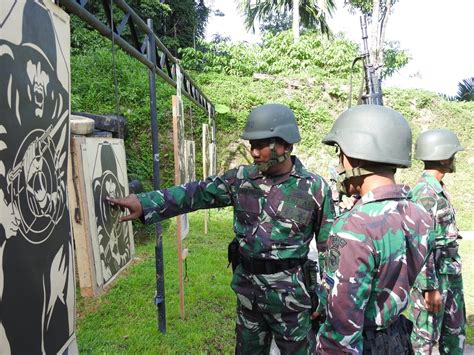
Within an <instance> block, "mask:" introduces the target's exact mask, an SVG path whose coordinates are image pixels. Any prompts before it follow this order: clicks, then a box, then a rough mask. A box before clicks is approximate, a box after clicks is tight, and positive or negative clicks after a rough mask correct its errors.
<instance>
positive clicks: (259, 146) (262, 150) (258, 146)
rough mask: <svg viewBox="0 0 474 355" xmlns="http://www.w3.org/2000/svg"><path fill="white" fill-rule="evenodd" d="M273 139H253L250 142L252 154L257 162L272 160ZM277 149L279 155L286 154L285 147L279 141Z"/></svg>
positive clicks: (276, 143) (276, 144)
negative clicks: (271, 146) (271, 145)
mask: <svg viewBox="0 0 474 355" xmlns="http://www.w3.org/2000/svg"><path fill="white" fill-rule="evenodd" d="M271 142H272V140H271V139H256V140H251V141H250V142H249V143H250V155H251V156H252V158H253V160H254V162H255V164H258V163H266V162H267V161H269V160H270V156H271V153H272V150H271V148H270V144H271ZM274 149H275V151H276V153H277V155H278V156H280V155H283V154H285V149H286V148H285V147H284V146H283V145H281V144H279V143H278V142H275V148H274Z"/></svg>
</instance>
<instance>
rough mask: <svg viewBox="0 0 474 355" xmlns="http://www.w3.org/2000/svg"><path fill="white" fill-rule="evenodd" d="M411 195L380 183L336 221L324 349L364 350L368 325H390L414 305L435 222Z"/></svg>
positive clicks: (330, 252) (322, 335)
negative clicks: (412, 295)
mask: <svg viewBox="0 0 474 355" xmlns="http://www.w3.org/2000/svg"><path fill="white" fill-rule="evenodd" d="M410 195H411V193H410V190H409V188H408V187H407V186H405V185H389V186H380V187H377V188H375V189H373V190H372V191H370V192H368V193H367V194H365V195H364V196H362V197H361V199H360V200H359V201H357V202H356V203H355V205H354V207H353V208H352V209H351V210H350V211H348V212H346V213H344V214H342V215H341V216H340V217H338V218H337V219H336V221H335V222H334V225H333V227H332V229H331V232H330V236H329V239H328V244H327V248H328V252H327V257H326V268H325V269H326V270H325V275H324V278H323V287H324V288H325V289H326V292H327V293H326V292H323V293H322V294H321V299H320V301H321V305H326V309H327V312H326V313H327V314H326V317H327V318H326V322H325V323H324V324H323V326H322V327H321V329H320V331H319V333H318V339H317V340H318V345H317V349H316V350H317V352H318V353H322V354H328V353H329V354H341V353H344V352H346V353H351V354H359V353H362V351H363V348H364V340H365V339H364V336H365V332H366V330H368V329H371V330H374V331H381V330H382V331H383V330H384V329H387V328H388V327H389V326H390V325H392V324H393V323H395V322H396V321H397V320H398V318H399V316H400V314H401V312H402V311H403V310H404V309H405V308H406V306H407V305H408V298H409V297H408V294H409V291H410V289H411V287H412V285H413V283H414V282H415V279H416V276H417V274H418V273H419V272H420V270H421V268H422V265H423V263H424V261H425V259H426V257H427V255H428V253H429V245H431V241H430V238H431V237H430V236H431V234H430V229H431V227H432V221H431V218H430V216H429V215H428V214H427V213H426V212H425V211H424V210H423V209H422V208H420V207H418V206H417V205H416V204H415V203H413V202H411V201H410V200H409V198H410ZM326 297H327V299H325V298H326ZM407 343H408V341H407Z"/></svg>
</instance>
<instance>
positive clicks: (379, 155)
mask: <svg viewBox="0 0 474 355" xmlns="http://www.w3.org/2000/svg"><path fill="white" fill-rule="evenodd" d="M322 142H323V143H324V144H327V145H337V146H339V147H340V148H341V150H342V151H343V152H344V154H345V155H346V156H348V157H351V158H354V159H360V160H366V161H370V162H375V163H380V164H382V165H389V166H393V167H400V168H408V167H410V166H411V145H412V134H411V129H410V126H409V125H408V122H407V121H406V119H405V118H404V117H403V116H402V115H401V114H400V113H398V112H397V111H395V110H393V109H391V108H388V107H386V106H379V105H359V106H354V107H352V108H349V109H348V110H346V111H344V112H343V113H342V114H341V115H340V116H339V117H338V118H337V119H336V121H335V122H334V124H333V126H332V128H331V131H330V132H329V133H328V134H327V135H326V137H324V138H323V141H322Z"/></svg>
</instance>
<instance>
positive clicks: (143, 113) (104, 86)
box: [71, 49, 207, 189]
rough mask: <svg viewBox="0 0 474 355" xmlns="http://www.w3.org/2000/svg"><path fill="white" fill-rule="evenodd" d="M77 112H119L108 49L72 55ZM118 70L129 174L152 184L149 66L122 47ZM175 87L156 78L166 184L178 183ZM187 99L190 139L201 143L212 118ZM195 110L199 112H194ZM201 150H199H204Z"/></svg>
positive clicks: (199, 165) (162, 174)
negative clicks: (126, 124)
mask: <svg viewBox="0 0 474 355" xmlns="http://www.w3.org/2000/svg"><path fill="white" fill-rule="evenodd" d="M71 62H72V64H71V67H72V72H71V80H72V102H71V107H72V111H83V112H91V113H95V114H109V113H116V112H115V111H116V98H115V94H114V93H115V90H114V82H113V65H112V55H111V52H110V50H108V49H98V50H96V51H89V52H87V53H85V54H83V55H74V56H72V58H71ZM116 73H117V81H118V93H119V97H118V107H119V112H118V113H119V114H121V115H123V116H124V117H125V118H126V119H127V121H128V137H127V139H126V141H125V145H126V150H127V158H128V159H127V170H128V173H129V175H131V176H134V177H135V178H136V179H138V180H140V181H142V183H144V185H145V188H147V189H151V187H152V178H153V167H152V164H153V158H152V147H151V131H150V102H149V83H148V70H147V68H146V67H145V66H144V65H142V64H141V63H139V62H138V61H137V60H135V59H134V58H132V57H130V56H128V55H126V54H125V53H123V52H122V51H120V50H117V52H116ZM175 94H176V90H175V89H174V88H172V87H171V86H170V85H169V84H167V83H164V82H163V81H161V80H157V88H156V95H157V112H158V127H159V142H160V168H161V171H160V177H161V185H162V186H164V187H168V186H171V185H174V156H173V149H172V148H171V149H170V147H172V146H173V141H172V133H171V131H172V110H171V96H172V95H175ZM190 107H191V104H190V102H188V101H187V100H185V113H186V114H185V120H186V121H185V123H186V127H187V128H188V129H187V136H186V138H188V139H192V138H194V140H195V141H196V146H197V147H200V146H201V145H200V142H201V129H202V126H201V123H207V117H206V116H205V115H203V114H201V113H200V112H199V109H198V108H196V107H194V109H193V111H191V113H190ZM194 110H196V111H194ZM199 151H200V149H199ZM196 169H197V170H196V175H197V176H201V175H202V159H201V157H200V155H199V154H198V156H197V159H196Z"/></svg>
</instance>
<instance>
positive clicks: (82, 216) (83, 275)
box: [68, 136, 99, 297]
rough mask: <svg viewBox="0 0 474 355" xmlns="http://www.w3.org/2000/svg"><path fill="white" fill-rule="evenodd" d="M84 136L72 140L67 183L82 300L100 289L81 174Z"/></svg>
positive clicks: (95, 293) (82, 174) (82, 175)
mask: <svg viewBox="0 0 474 355" xmlns="http://www.w3.org/2000/svg"><path fill="white" fill-rule="evenodd" d="M83 142H84V137H80V136H77V137H71V146H70V147H71V148H70V159H69V160H70V170H71V173H70V174H69V181H68V192H69V193H68V195H69V206H70V211H71V216H72V218H71V223H72V227H73V228H72V230H73V236H74V244H75V247H76V265H77V274H78V277H79V286H80V291H81V295H82V296H84V297H91V296H97V295H98V293H99V290H98V288H97V285H96V282H94V280H95V279H96V272H95V267H94V261H93V260H94V258H93V255H92V245H91V240H90V238H89V215H88V213H87V206H86V205H87V202H86V200H85V196H86V192H85V182H84V171H83V169H82V167H83V162H82V149H81V144H82V143H83Z"/></svg>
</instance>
